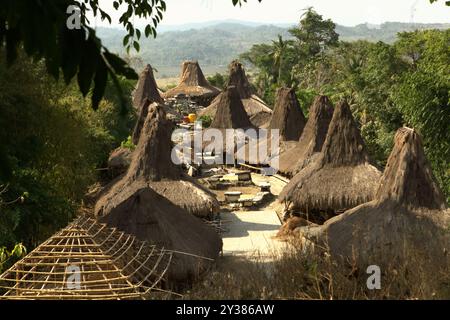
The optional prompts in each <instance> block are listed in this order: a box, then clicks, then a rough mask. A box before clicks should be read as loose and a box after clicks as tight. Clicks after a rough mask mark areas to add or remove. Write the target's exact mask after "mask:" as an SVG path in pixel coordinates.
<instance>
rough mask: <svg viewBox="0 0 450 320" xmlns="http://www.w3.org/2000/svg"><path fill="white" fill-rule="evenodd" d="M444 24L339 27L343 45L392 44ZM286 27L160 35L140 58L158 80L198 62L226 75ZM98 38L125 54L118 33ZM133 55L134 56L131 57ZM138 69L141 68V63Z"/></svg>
mask: <svg viewBox="0 0 450 320" xmlns="http://www.w3.org/2000/svg"><path fill="white" fill-rule="evenodd" d="M448 26H449V25H444V24H409V23H396V22H389V23H384V24H382V25H381V26H372V27H371V26H368V25H366V24H362V25H358V26H355V27H345V26H339V25H337V26H336V32H337V33H338V34H339V36H340V39H341V40H343V41H355V40H368V41H372V42H376V41H383V42H387V43H392V42H394V41H395V39H396V37H397V33H398V32H401V31H413V30H416V29H434V28H437V29H443V28H446V27H448ZM288 29H289V28H287V27H279V26H274V25H259V26H258V25H256V26H252V25H245V24H240V23H238V22H234V23H220V24H217V25H207V26H205V27H201V26H197V27H196V28H193V29H190V30H183V31H169V32H162V33H160V34H158V37H157V38H156V39H143V40H142V41H141V51H140V52H139V54H138V55H137V56H138V57H140V58H141V59H142V62H143V63H151V64H152V66H153V67H155V68H156V69H157V70H158V71H159V72H158V73H156V77H157V78H166V77H174V76H178V73H179V66H180V63H181V61H183V60H187V59H196V60H199V62H200V64H201V65H202V68H203V70H204V71H205V73H206V74H213V73H215V72H224V71H225V70H226V66H227V65H228V63H229V62H230V61H231V60H233V59H234V58H235V57H237V56H239V55H240V54H241V53H243V52H245V51H247V50H249V49H250V48H251V46H252V45H254V44H258V43H270V42H271V41H272V40H273V39H275V38H276V37H277V36H278V35H282V36H283V37H284V38H286V39H287V38H289V37H290V35H289V33H288ZM98 35H99V36H100V37H101V38H102V40H103V41H104V43H105V44H106V46H107V47H108V48H110V49H111V50H113V51H115V52H117V53H122V54H124V49H123V45H122V40H121V39H122V38H123V36H124V35H125V33H124V32H121V31H119V30H116V29H107V28H99V29H98ZM132 54H133V55H134V53H132ZM136 68H142V63H141V64H137V65H136Z"/></svg>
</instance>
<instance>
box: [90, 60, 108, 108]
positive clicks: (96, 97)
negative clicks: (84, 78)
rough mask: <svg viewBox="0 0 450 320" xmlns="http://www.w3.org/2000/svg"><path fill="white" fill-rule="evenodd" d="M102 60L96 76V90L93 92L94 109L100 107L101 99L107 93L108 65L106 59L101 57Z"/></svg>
mask: <svg viewBox="0 0 450 320" xmlns="http://www.w3.org/2000/svg"><path fill="white" fill-rule="evenodd" d="M100 59H101V61H100V62H99V65H98V67H97V72H96V73H95V78H94V90H93V92H92V108H93V109H94V110H97V109H98V106H99V104H100V101H101V100H102V98H103V95H104V94H105V89H106V83H107V81H108V67H107V66H106V63H105V61H104V60H103V59H102V58H100Z"/></svg>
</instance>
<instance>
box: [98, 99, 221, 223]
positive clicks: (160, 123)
mask: <svg viewBox="0 0 450 320" xmlns="http://www.w3.org/2000/svg"><path fill="white" fill-rule="evenodd" d="M171 128H172V123H171V122H170V121H168V120H167V119H166V117H165V112H164V110H163V108H162V107H161V106H159V105H156V104H153V105H152V106H151V107H150V109H149V112H148V115H147V118H146V120H145V123H144V125H143V128H142V132H141V135H140V138H139V142H138V143H137V147H136V150H135V151H134V152H133V158H132V162H131V165H130V167H129V169H128V171H127V174H126V176H125V177H124V178H123V179H122V181H121V182H119V183H117V186H115V187H113V188H115V189H120V186H121V185H122V186H123V185H129V184H131V183H134V182H135V181H143V182H145V183H146V184H147V185H149V186H150V187H152V188H153V189H154V190H155V191H156V192H158V193H160V194H161V195H162V196H164V197H166V198H168V199H169V200H170V201H172V202H173V203H175V204H176V205H178V206H180V207H181V208H184V209H185V210H187V211H188V212H190V213H192V214H194V215H196V216H200V217H205V216H209V215H211V214H214V213H216V212H217V211H218V210H219V207H220V206H219V203H218V201H217V199H216V198H215V197H214V195H213V194H212V193H211V192H210V191H209V190H207V189H206V188H204V187H203V186H201V185H200V184H198V183H197V182H195V180H193V179H191V178H190V177H188V176H186V175H184V174H183V173H182V171H181V168H180V167H179V166H176V165H175V164H174V163H173V161H172V158H171V153H172V143H171V133H172V130H171ZM111 197H114V192H113V190H111V191H110V193H109V195H105V196H104V197H103V200H102V199H101V200H100V201H99V202H98V203H97V206H96V211H97V212H100V211H101V210H104V207H107V206H108V201H109V199H110V198H111Z"/></svg>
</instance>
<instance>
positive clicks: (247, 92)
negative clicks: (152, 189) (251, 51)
mask: <svg viewBox="0 0 450 320" xmlns="http://www.w3.org/2000/svg"><path fill="white" fill-rule="evenodd" d="M228 70H229V74H230V76H229V79H228V84H227V87H229V86H235V87H236V89H237V91H238V92H239V95H240V96H241V99H249V98H251V97H252V95H253V94H254V92H253V89H252V86H251V84H250V82H249V81H248V78H247V75H246V74H245V70H244V66H243V65H242V63H240V62H239V61H237V60H234V61H233V62H231V64H230V65H229V67H228Z"/></svg>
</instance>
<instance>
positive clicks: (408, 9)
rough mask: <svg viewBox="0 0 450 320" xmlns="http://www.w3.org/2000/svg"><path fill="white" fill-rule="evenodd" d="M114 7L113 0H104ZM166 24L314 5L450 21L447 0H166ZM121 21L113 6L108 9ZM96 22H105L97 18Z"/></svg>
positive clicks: (356, 17)
mask: <svg viewBox="0 0 450 320" xmlns="http://www.w3.org/2000/svg"><path fill="white" fill-rule="evenodd" d="M101 2H102V3H103V4H104V5H106V6H107V7H110V8H112V0H101ZM166 4H167V12H166V14H165V16H164V19H163V24H164V25H177V24H185V23H195V22H206V21H211V20H224V19H238V20H246V21H256V22H267V23H292V22H298V20H299V17H300V15H301V13H302V9H304V8H307V7H309V6H313V7H314V8H315V10H316V11H317V12H319V13H320V14H322V15H323V16H324V17H325V18H331V19H332V20H333V21H334V22H336V23H338V24H341V25H347V26H353V25H356V24H359V23H365V22H369V23H373V24H379V23H383V22H386V21H400V22H424V23H432V22H450V7H446V6H445V1H444V0H439V1H438V3H434V4H433V5H431V4H430V2H429V0H263V1H262V2H261V3H259V2H258V1H257V0H248V3H244V4H243V6H242V7H241V8H239V6H237V7H233V5H232V3H231V0H166ZM109 12H111V13H112V17H113V19H114V20H115V21H116V23H117V21H118V15H117V14H114V10H109ZM97 25H103V23H100V22H97Z"/></svg>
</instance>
